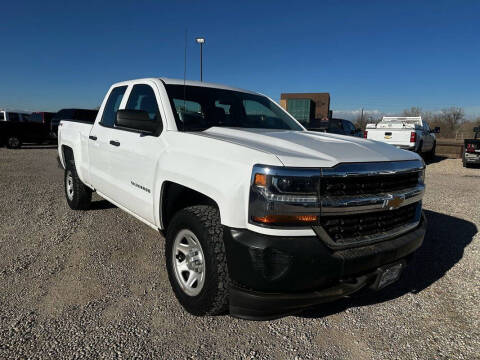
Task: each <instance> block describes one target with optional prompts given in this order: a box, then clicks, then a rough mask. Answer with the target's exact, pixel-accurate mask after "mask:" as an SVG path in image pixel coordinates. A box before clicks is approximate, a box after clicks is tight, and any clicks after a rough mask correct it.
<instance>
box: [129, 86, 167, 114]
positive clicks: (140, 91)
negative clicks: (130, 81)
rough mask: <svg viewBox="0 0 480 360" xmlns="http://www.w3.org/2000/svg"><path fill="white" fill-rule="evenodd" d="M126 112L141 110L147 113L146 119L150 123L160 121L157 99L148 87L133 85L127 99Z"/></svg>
mask: <svg viewBox="0 0 480 360" xmlns="http://www.w3.org/2000/svg"><path fill="white" fill-rule="evenodd" d="M125 109H127V110H142V111H145V112H146V113H148V117H149V118H150V120H152V121H159V120H160V112H159V111H158V104H157V99H156V98H155V93H154V92H153V89H152V87H151V86H150V85H146V84H139V85H135V86H134V87H133V89H132V92H131V93H130V97H129V98H128V102H127V106H126V107H125Z"/></svg>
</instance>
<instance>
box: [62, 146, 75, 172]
mask: <svg viewBox="0 0 480 360" xmlns="http://www.w3.org/2000/svg"><path fill="white" fill-rule="evenodd" d="M62 151H63V161H64V163H65V167H66V166H67V163H68V162H69V161H74V157H73V150H72V148H71V147H69V146H66V145H62Z"/></svg>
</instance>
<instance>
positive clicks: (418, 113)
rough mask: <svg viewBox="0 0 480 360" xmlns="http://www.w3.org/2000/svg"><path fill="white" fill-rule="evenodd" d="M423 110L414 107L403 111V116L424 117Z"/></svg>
mask: <svg viewBox="0 0 480 360" xmlns="http://www.w3.org/2000/svg"><path fill="white" fill-rule="evenodd" d="M423 113H424V112H423V110H422V108H421V107H418V106H412V107H411V108H410V109H405V110H403V111H402V116H423Z"/></svg>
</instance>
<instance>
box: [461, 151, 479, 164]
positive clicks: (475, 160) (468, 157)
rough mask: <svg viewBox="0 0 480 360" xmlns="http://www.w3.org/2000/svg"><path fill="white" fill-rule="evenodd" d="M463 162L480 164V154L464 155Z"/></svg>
mask: <svg viewBox="0 0 480 360" xmlns="http://www.w3.org/2000/svg"><path fill="white" fill-rule="evenodd" d="M465 162H467V163H469V164H480V153H474V154H472V153H465Z"/></svg>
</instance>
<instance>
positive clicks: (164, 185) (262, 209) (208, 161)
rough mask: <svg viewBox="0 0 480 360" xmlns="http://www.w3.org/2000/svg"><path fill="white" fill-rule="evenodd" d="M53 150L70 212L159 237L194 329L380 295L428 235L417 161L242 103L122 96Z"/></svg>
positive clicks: (64, 129)
mask: <svg viewBox="0 0 480 360" xmlns="http://www.w3.org/2000/svg"><path fill="white" fill-rule="evenodd" d="M58 139H59V141H58V153H59V157H60V161H61V163H62V165H63V167H64V168H65V172H64V190H65V196H66V201H67V202H68V204H69V206H70V207H71V208H72V209H75V210H87V209H88V207H89V205H90V202H91V198H92V192H97V194H99V195H100V196H101V197H103V198H105V199H107V200H108V201H110V202H111V203H113V204H115V205H116V206H118V207H119V208H120V209H123V210H124V211H126V212H127V213H129V214H131V215H133V216H134V217H136V218H138V219H139V220H141V221H142V222H144V223H145V224H147V225H148V226H150V227H152V228H153V229H155V230H158V231H160V232H161V233H163V234H164V235H165V262H166V268H167V272H168V276H169V280H170V283H171V286H172V288H173V292H174V294H175V296H176V297H177V299H178V300H179V302H180V303H181V305H182V306H183V307H184V308H185V309H186V310H187V311H188V312H190V313H192V314H195V315H213V314H219V313H223V312H225V311H227V310H228V311H229V312H230V314H232V315H233V316H237V317H240V318H245V319H272V318H277V317H279V316H282V315H284V314H290V313H295V312H298V311H300V310H302V309H304V308H306V307H310V306H313V305H317V304H320V303H324V302H327V301H332V300H335V299H339V298H342V297H347V296H349V295H351V294H353V293H355V292H357V291H359V290H361V289H366V290H367V291H368V289H372V290H378V289H382V288H384V287H385V286H387V285H389V284H391V283H393V282H395V281H396V280H397V279H398V278H399V276H400V274H401V272H402V270H403V268H404V267H405V266H406V265H407V263H408V260H409V259H410V258H411V256H412V254H413V253H414V252H415V250H417V249H418V248H419V247H420V246H421V244H422V242H423V238H424V235H425V231H426V220H425V217H424V215H423V212H422V197H423V194H424V190H425V185H424V172H425V164H424V162H423V160H422V159H421V158H420V156H419V155H417V154H416V153H414V152H409V151H404V150H401V149H397V148H395V147H392V146H390V145H387V144H384V143H382V142H377V141H371V140H367V139H362V138H355V137H349V136H343V135H337V134H328V133H318V132H310V131H307V130H306V129H305V128H304V127H303V126H302V125H301V124H300V123H299V122H298V121H296V120H295V119H294V118H293V117H292V116H290V115H289V114H288V113H287V112H286V111H285V110H283V109H282V108H281V107H280V106H278V105H277V104H276V103H275V102H274V101H272V100H271V99H270V98H268V97H266V96H263V95H261V94H258V93H254V92H251V91H246V90H241V89H236V88H232V87H228V86H223V85H218V84H209V83H203V82H194V81H186V82H185V81H184V80H173V79H167V78H148V79H139V80H132V81H125V82H120V83H117V84H114V85H113V86H112V87H111V88H110V89H109V91H108V93H107V94H106V96H105V98H104V100H103V102H102V104H101V107H100V109H99V112H98V115H97V118H96V120H95V122H94V123H93V124H91V123H88V122H82V121H72V120H64V121H61V123H60V126H59V131H58Z"/></svg>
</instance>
